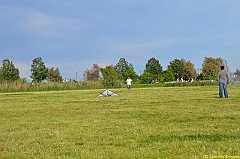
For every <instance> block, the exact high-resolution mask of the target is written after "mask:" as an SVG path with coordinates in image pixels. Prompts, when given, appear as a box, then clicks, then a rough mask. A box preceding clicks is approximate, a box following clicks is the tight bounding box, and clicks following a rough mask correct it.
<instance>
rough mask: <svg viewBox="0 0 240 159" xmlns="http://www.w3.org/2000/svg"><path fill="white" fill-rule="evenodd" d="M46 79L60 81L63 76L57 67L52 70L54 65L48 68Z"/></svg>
mask: <svg viewBox="0 0 240 159" xmlns="http://www.w3.org/2000/svg"><path fill="white" fill-rule="evenodd" d="M47 80H48V81H50V82H62V81H63V78H62V76H61V74H60V71H59V69H58V68H56V69H55V70H54V67H52V68H50V69H49V70H48V77H47Z"/></svg>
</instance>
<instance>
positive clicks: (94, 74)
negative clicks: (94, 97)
mask: <svg viewBox="0 0 240 159" xmlns="http://www.w3.org/2000/svg"><path fill="white" fill-rule="evenodd" d="M100 69H101V68H100V67H99V66H98V65H97V64H93V66H92V69H87V70H86V71H84V73H83V78H84V80H86V81H91V80H99V79H100Z"/></svg>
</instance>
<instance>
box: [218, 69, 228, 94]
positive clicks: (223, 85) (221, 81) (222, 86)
mask: <svg viewBox="0 0 240 159" xmlns="http://www.w3.org/2000/svg"><path fill="white" fill-rule="evenodd" d="M220 68H221V71H220V72H219V73H218V86H219V97H220V98H222V96H223V95H222V94H223V92H224V96H225V98H228V92H227V84H229V78H228V73H227V72H226V71H224V66H221V67H220Z"/></svg>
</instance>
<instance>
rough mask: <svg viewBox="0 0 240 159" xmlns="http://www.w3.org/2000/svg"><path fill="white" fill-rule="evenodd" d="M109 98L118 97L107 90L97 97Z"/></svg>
mask: <svg viewBox="0 0 240 159" xmlns="http://www.w3.org/2000/svg"><path fill="white" fill-rule="evenodd" d="M109 96H119V95H118V94H117V93H114V92H112V91H109V90H105V91H103V92H102V93H100V94H99V95H98V97H109Z"/></svg>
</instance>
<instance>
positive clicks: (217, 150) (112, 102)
mask: <svg viewBox="0 0 240 159" xmlns="http://www.w3.org/2000/svg"><path fill="white" fill-rule="evenodd" d="M239 88H240V87H239V86H229V87H228V91H229V98H228V99H219V98H218V87H216V86H204V87H167V88H165V87H157V88H135V89H132V90H131V91H127V89H122V88H121V89H112V91H114V92H116V93H118V94H119V95H120V96H119V97H97V96H98V94H99V93H101V92H102V91H103V90H100V89H96V90H79V91H77V90H75V91H48V92H25V93H1V94H0V117H1V120H0V126H1V129H0V158H91V159H92V158H96V159H98V158H202V157H203V156H204V155H216V156H217V155H228V156H240V135H239V134H240V98H239V97H240V91H239Z"/></svg>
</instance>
